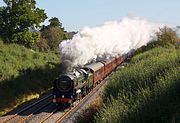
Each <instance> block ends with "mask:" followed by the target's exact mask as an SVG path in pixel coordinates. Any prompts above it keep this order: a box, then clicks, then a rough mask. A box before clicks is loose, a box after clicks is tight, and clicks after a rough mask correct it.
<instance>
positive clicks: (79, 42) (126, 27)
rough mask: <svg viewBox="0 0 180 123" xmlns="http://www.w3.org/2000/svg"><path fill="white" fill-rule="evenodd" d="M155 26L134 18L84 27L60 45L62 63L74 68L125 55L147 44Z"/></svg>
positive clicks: (156, 28) (157, 27)
mask: <svg viewBox="0 0 180 123" xmlns="http://www.w3.org/2000/svg"><path fill="white" fill-rule="evenodd" d="M159 27H160V25H158V24H154V23H150V22H148V21H146V20H144V19H139V18H137V17H136V18H123V19H122V20H121V21H112V22H106V23H105V24H104V25H102V26H100V27H94V28H89V27H85V28H83V29H82V30H81V31H80V32H79V33H77V34H76V35H74V37H73V39H72V40H65V41H63V42H62V43H61V44H60V50H61V56H62V61H63V62H67V61H68V62H71V63H72V65H73V66H76V65H84V64H86V63H88V62H90V61H92V60H93V59H97V58H98V57H102V56H115V55H117V54H124V53H127V52H128V51H130V50H131V49H137V48H139V47H141V46H143V45H146V44H147V43H148V42H149V41H151V40H152V38H153V37H154V32H156V31H158V29H159Z"/></svg>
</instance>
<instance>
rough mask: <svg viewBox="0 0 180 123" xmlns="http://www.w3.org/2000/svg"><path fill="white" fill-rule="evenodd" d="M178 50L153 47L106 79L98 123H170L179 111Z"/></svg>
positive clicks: (179, 76)
mask: <svg viewBox="0 0 180 123" xmlns="http://www.w3.org/2000/svg"><path fill="white" fill-rule="evenodd" d="M179 66H180V51H179V50H178V49H176V48H175V47H174V46H165V47H156V48H153V49H152V50H149V51H147V52H144V53H141V54H138V55H136V56H135V57H133V59H132V61H131V64H130V65H129V66H127V67H126V68H124V69H123V70H119V71H118V72H117V73H115V74H114V75H113V77H112V78H111V79H110V81H109V83H108V85H107V87H106V91H105V96H104V106H103V107H102V108H101V109H100V110H99V112H98V113H97V115H96V117H95V122H98V123H109V122H111V123H152V122H153V123H171V122H172V123H173V122H178V114H179V112H180V105H179V104H180V95H179V93H180V74H179V73H180V67H179Z"/></svg>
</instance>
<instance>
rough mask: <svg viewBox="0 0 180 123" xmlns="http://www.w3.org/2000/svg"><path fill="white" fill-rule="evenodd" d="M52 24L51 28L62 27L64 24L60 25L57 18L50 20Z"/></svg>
mask: <svg viewBox="0 0 180 123" xmlns="http://www.w3.org/2000/svg"><path fill="white" fill-rule="evenodd" d="M49 22H50V25H49V26H50V27H56V26H57V27H62V23H60V21H59V19H58V18H56V17H53V18H51V19H49Z"/></svg>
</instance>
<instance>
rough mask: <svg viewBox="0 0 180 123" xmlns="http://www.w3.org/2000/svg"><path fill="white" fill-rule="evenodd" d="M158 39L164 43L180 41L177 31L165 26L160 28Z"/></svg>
mask: <svg viewBox="0 0 180 123" xmlns="http://www.w3.org/2000/svg"><path fill="white" fill-rule="evenodd" d="M156 35H157V40H158V41H160V42H163V43H172V44H175V43H177V42H180V39H179V38H178V36H177V33H176V32H175V31H173V29H171V28H168V27H166V26H165V27H164V28H160V31H159V32H157V33H156Z"/></svg>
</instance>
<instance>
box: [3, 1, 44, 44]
mask: <svg viewBox="0 0 180 123" xmlns="http://www.w3.org/2000/svg"><path fill="white" fill-rule="evenodd" d="M4 2H5V3H6V5H7V6H5V7H3V9H1V11H0V34H1V36H3V38H4V39H6V41H8V42H11V41H12V39H13V41H14V40H15V42H19V41H17V36H18V35H20V36H21V37H23V35H22V34H24V33H25V34H26V36H25V37H23V39H25V40H24V41H22V40H23V39H21V41H20V42H21V43H22V42H27V43H25V45H27V44H28V46H29V44H32V43H31V42H34V41H30V39H29V40H27V37H36V36H34V35H37V34H35V33H32V34H30V32H27V31H29V29H31V30H34V29H37V28H38V27H40V23H41V22H43V21H44V20H45V19H46V18H47V16H46V14H45V13H44V10H43V9H39V8H37V7H36V6H35V5H36V1H35V0H30V1H27V0H4ZM27 35H28V36H27ZM30 35H33V36H30ZM31 39H32V38H31ZM33 40H35V38H33ZM28 41H30V42H28Z"/></svg>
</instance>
